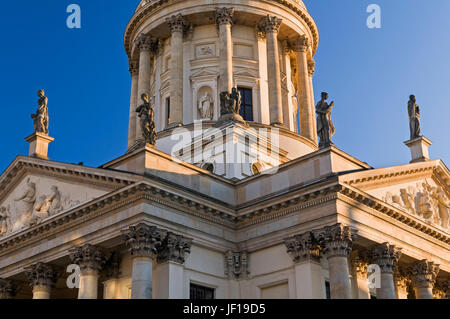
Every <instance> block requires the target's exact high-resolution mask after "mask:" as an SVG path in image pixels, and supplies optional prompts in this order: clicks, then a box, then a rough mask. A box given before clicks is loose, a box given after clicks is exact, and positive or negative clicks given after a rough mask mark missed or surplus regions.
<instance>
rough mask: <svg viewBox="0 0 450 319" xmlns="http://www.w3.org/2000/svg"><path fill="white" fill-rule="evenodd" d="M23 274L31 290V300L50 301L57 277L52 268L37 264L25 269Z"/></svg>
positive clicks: (47, 265)
mask: <svg viewBox="0 0 450 319" xmlns="http://www.w3.org/2000/svg"><path fill="white" fill-rule="evenodd" d="M25 273H26V275H27V278H28V281H29V282H30V285H31V287H32V288H33V299H50V293H51V290H52V288H53V287H54V286H55V284H56V280H57V277H58V276H57V273H56V271H55V269H54V268H53V266H51V265H49V264H44V263H37V264H34V265H32V266H30V267H27V268H25Z"/></svg>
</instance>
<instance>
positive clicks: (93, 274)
mask: <svg viewBox="0 0 450 319" xmlns="http://www.w3.org/2000/svg"><path fill="white" fill-rule="evenodd" d="M69 256H70V259H71V260H72V263H74V264H76V265H78V266H80V270H81V273H80V288H79V289H78V299H97V298H98V277H99V272H100V270H101V269H102V267H103V265H104V264H105V257H104V255H103V253H102V251H101V250H100V249H98V248H97V247H95V246H92V245H89V244H87V245H84V246H82V247H76V248H73V249H71V250H70V252H69Z"/></svg>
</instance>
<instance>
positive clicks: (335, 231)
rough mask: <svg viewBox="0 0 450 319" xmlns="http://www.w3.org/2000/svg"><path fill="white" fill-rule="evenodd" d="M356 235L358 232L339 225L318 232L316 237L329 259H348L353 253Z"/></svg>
mask: <svg viewBox="0 0 450 319" xmlns="http://www.w3.org/2000/svg"><path fill="white" fill-rule="evenodd" d="M356 233H357V231H356V230H354V229H352V228H350V227H348V226H344V225H343V224H340V223H338V224H335V225H333V226H327V227H325V228H323V229H321V230H318V231H316V233H315V237H316V238H318V241H319V243H320V245H321V246H322V250H323V253H324V255H325V256H326V257H327V258H330V257H348V256H349V255H350V253H351V251H352V244H353V241H354V240H355V238H356Z"/></svg>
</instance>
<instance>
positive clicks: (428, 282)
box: [409, 260, 439, 299]
mask: <svg viewBox="0 0 450 319" xmlns="http://www.w3.org/2000/svg"><path fill="white" fill-rule="evenodd" d="M409 272H410V274H411V280H412V285H413V287H414V291H415V292H416V298H417V299H433V287H434V284H435V283H436V277H437V274H438V273H439V265H437V264H435V263H433V262H432V261H428V260H422V261H420V262H418V263H417V264H415V265H413V266H412V267H411V268H410V269H409Z"/></svg>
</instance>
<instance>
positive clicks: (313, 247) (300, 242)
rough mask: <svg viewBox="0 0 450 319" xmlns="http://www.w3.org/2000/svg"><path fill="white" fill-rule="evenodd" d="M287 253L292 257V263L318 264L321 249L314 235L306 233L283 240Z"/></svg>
mask: <svg viewBox="0 0 450 319" xmlns="http://www.w3.org/2000/svg"><path fill="white" fill-rule="evenodd" d="M284 244H285V245H286V248H287V252H288V254H290V255H291V256H292V259H293V260H294V263H301V262H305V261H314V262H317V263H320V251H321V247H320V244H319V242H318V240H317V239H316V238H315V237H314V233H312V232H308V233H305V234H301V235H295V236H293V237H290V238H286V239H285V240H284Z"/></svg>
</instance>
